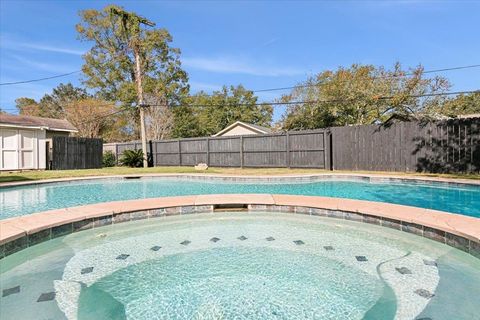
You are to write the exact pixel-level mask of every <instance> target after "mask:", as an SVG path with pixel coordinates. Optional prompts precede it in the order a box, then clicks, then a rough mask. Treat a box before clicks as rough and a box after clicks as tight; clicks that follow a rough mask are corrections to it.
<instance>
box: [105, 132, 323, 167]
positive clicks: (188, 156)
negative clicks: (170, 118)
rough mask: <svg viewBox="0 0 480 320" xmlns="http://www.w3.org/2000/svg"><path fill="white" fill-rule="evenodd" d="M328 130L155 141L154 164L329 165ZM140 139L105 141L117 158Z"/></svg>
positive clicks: (137, 143) (153, 142)
mask: <svg viewBox="0 0 480 320" xmlns="http://www.w3.org/2000/svg"><path fill="white" fill-rule="evenodd" d="M328 139H329V138H328V131H327V130H313V131H294V132H283V133H277V134H268V135H250V136H229V137H202V138H188V139H177V140H162V141H152V142H151V144H150V149H151V151H150V152H151V153H152V154H153V163H154V165H155V166H193V165H196V164H198V163H206V164H208V165H209V166H213V167H285V168H290V167H291V168H323V169H325V168H327V167H328V166H327V164H328V161H329V160H328V159H329V150H328V145H329V144H328V143H327V140H328ZM141 147H142V146H141V143H140V142H128V143H118V144H106V145H105V150H111V151H113V152H114V153H115V154H116V157H117V159H118V158H119V157H120V156H121V154H122V152H123V151H124V150H127V149H141Z"/></svg>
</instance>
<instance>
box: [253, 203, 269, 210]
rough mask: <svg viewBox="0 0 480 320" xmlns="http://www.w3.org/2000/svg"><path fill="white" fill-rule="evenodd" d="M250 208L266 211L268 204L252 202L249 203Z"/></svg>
mask: <svg viewBox="0 0 480 320" xmlns="http://www.w3.org/2000/svg"><path fill="white" fill-rule="evenodd" d="M248 210H250V211H266V210H267V205H264V204H250V205H248Z"/></svg>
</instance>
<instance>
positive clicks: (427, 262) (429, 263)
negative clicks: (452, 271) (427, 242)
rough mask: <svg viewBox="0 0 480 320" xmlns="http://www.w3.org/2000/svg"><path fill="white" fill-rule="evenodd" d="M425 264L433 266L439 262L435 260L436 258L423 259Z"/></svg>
mask: <svg viewBox="0 0 480 320" xmlns="http://www.w3.org/2000/svg"><path fill="white" fill-rule="evenodd" d="M423 264H424V265H426V266H432V267H436V266H437V262H436V261H434V260H427V259H423Z"/></svg>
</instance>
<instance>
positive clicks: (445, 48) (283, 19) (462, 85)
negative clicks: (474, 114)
mask: <svg viewBox="0 0 480 320" xmlns="http://www.w3.org/2000/svg"><path fill="white" fill-rule="evenodd" d="M109 3H112V2H111V1H67V0H64V1H62V0H57V1H33V0H32V1H18V0H2V1H0V6H1V7H0V82H11V81H21V80H28V79H35V78H41V77H48V76H52V75H56V74H60V73H67V72H70V71H74V70H79V69H80V68H81V65H82V56H81V55H82V53H83V52H85V51H86V50H88V49H89V43H85V42H81V41H79V40H77V35H76V32H75V24H76V23H77V22H78V11H79V10H82V9H87V8H98V9H100V8H102V7H104V6H105V5H107V4H109ZM115 3H116V4H119V5H122V6H124V7H125V8H126V9H127V10H129V11H136V12H137V13H139V14H141V15H143V16H146V17H147V18H149V19H150V20H152V21H154V22H156V24H157V26H160V27H164V28H166V29H168V30H169V31H170V33H171V34H172V36H173V39H174V42H173V45H174V46H176V47H178V48H180V49H181V50H182V55H181V59H182V62H183V66H184V69H185V70H187V72H188V74H189V77H190V85H191V88H192V91H193V92H195V91H198V90H205V91H209V92H210V91H212V90H215V89H218V88H220V87H221V86H222V85H224V84H226V85H237V84H243V85H244V86H246V87H247V88H249V89H253V90H255V89H264V88H272V87H283V86H290V85H294V84H296V83H298V82H299V81H302V80H304V79H305V78H306V77H307V76H309V75H312V74H315V73H317V72H320V71H322V70H325V69H332V68H336V67H338V66H348V65H351V64H352V63H365V64H375V65H385V66H392V65H393V64H394V63H395V62H396V61H399V62H401V63H402V64H403V65H404V66H406V67H414V66H416V65H418V64H423V65H424V66H425V68H426V69H439V68H448V67H454V66H462V65H472V64H480V22H479V21H480V20H479V18H478V15H479V12H480V2H477V1H366V2H362V1H318V2H314V1H306V2H301V1H294V2H286V1H278V2H277V1H264V2H260V1H247V2H232V1H224V2H221V1H212V2H202V1H172V2H169V1H164V2H160V1H115ZM443 75H445V76H447V77H448V78H449V79H450V80H451V82H452V83H453V85H454V86H453V88H452V89H453V90H475V89H480V68H476V69H468V70H459V71H451V72H448V73H443ZM80 80H81V79H80V75H79V74H76V75H72V76H69V77H65V78H60V79H54V80H49V81H43V82H36V83H30V84H22V85H14V86H1V87H0V107H2V108H3V109H6V110H7V111H10V112H12V111H13V109H14V107H15V103H14V100H15V99H16V98H17V97H23V96H27V97H33V98H37V99H38V98H40V97H41V96H43V95H44V94H45V93H48V92H50V91H51V89H52V88H53V87H55V86H57V85H58V84H59V83H60V82H69V81H70V82H72V83H74V84H76V85H80V83H81V82H80ZM281 93H282V92H278V91H277V92H265V93H262V94H259V95H260V98H261V100H262V101H270V100H273V99H275V98H277V97H278V96H279V95H280V94H281ZM281 112H282V109H281V108H279V109H278V110H277V111H276V113H275V118H276V119H278V117H279V115H280V113H281Z"/></svg>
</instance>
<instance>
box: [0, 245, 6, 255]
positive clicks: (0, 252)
mask: <svg viewBox="0 0 480 320" xmlns="http://www.w3.org/2000/svg"><path fill="white" fill-rule="evenodd" d="M3 258H5V245H4V244H2V245H0V259H3Z"/></svg>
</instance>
